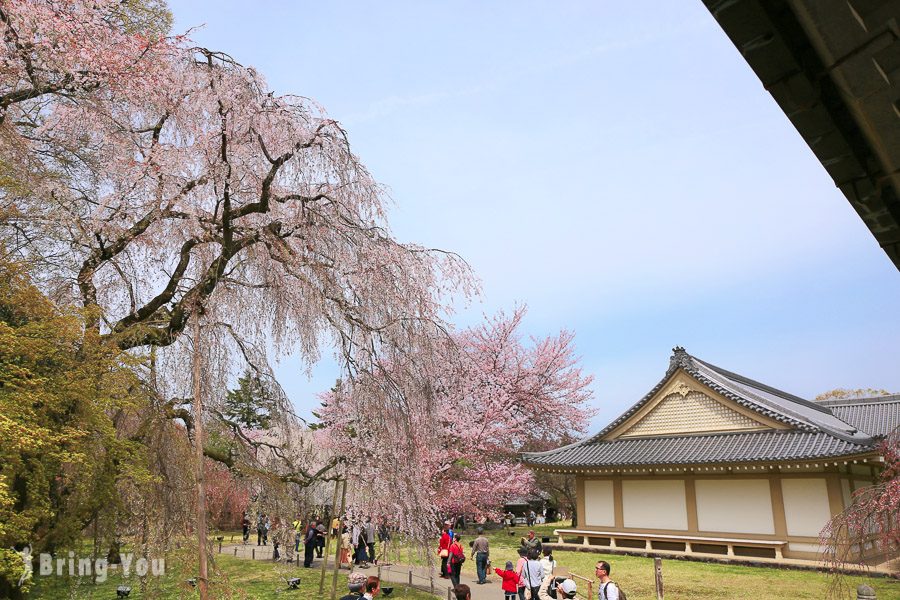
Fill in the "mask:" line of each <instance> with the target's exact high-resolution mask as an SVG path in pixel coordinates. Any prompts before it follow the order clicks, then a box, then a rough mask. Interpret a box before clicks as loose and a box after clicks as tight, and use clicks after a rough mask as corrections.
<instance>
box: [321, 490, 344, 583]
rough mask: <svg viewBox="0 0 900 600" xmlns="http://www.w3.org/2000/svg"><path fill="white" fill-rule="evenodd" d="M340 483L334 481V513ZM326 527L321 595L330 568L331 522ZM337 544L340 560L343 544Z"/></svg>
mask: <svg viewBox="0 0 900 600" xmlns="http://www.w3.org/2000/svg"><path fill="white" fill-rule="evenodd" d="M340 483H341V482H340V481H338V480H335V481H334V496H332V498H331V514H332V515H333V514H334V513H335V512H336V511H337V502H338V489H339V488H340ZM332 518H333V517H332ZM325 527H327V529H326V530H325V552H323V553H322V574H321V575H320V576H319V597H321V596H322V592H323V591H324V590H325V571H326V570H327V569H328V552H329V551H330V550H331V538H332V535H331V524H330V523H328V524H326V525H325ZM337 546H338V550H337V552H336V553H335V556H336V558H335V560H340V559H341V558H340V557H341V554H340V552H341V545H340V544H338V545H337Z"/></svg>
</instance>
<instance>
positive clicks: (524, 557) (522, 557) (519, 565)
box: [516, 546, 528, 600]
mask: <svg viewBox="0 0 900 600" xmlns="http://www.w3.org/2000/svg"><path fill="white" fill-rule="evenodd" d="M526 564H528V550H527V549H526V548H525V546H521V547H520V548H519V560H517V561H516V576H518V578H519V581H518V582H516V591H518V592H519V600H525V578H524V577H523V572H524V570H525V565H526Z"/></svg>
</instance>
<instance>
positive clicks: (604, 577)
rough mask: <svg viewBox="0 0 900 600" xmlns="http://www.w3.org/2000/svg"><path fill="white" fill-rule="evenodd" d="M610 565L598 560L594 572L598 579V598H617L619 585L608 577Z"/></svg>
mask: <svg viewBox="0 0 900 600" xmlns="http://www.w3.org/2000/svg"><path fill="white" fill-rule="evenodd" d="M609 572H610V566H609V563H608V562H606V561H605V560H598V561H597V566H596V567H595V569H594V573H595V574H596V575H597V579H599V580H600V591H599V593H598V594H597V598H598V600H619V586H617V585H616V584H615V582H613V581H610V579H609Z"/></svg>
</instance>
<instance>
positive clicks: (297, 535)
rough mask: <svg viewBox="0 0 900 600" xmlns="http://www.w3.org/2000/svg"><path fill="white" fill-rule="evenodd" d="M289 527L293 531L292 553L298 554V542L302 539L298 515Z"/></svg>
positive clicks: (301, 523) (301, 528)
mask: <svg viewBox="0 0 900 600" xmlns="http://www.w3.org/2000/svg"><path fill="white" fill-rule="evenodd" d="M291 527H292V528H293V529H294V552H296V553H298V554H299V553H300V541H301V540H302V539H303V520H302V519H301V518H300V515H297V518H296V519H294V520H293V522H292V523H291Z"/></svg>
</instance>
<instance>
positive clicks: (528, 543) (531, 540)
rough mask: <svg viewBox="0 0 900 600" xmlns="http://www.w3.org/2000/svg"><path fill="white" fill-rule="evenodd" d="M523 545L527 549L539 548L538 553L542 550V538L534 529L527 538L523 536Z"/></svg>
mask: <svg viewBox="0 0 900 600" xmlns="http://www.w3.org/2000/svg"><path fill="white" fill-rule="evenodd" d="M522 545H523V546H525V548H526V549H527V550H532V549H533V550H537V551H538V553H540V551H541V539H540V538H539V537H537V536H536V535H534V531H533V530H532V531H529V532H528V537H527V538H522Z"/></svg>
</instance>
